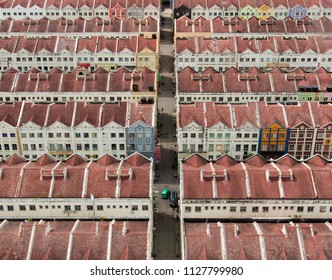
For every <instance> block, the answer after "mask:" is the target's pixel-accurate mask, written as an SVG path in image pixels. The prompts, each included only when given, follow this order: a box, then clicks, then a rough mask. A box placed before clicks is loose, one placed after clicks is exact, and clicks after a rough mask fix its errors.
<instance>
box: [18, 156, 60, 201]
mask: <svg viewBox="0 0 332 280" xmlns="http://www.w3.org/2000/svg"><path fill="white" fill-rule="evenodd" d="M56 164H57V163H56V161H52V162H47V161H45V162H44V163H43V165H40V161H39V162H38V163H37V162H31V163H29V164H28V165H27V166H26V167H25V169H24V174H23V177H22V183H21V187H20V190H19V193H18V194H17V197H20V198H35V197H39V198H47V197H48V196H49V192H50V188H51V179H52V176H50V174H51V171H52V169H53V168H54V167H55V166H56Z"/></svg>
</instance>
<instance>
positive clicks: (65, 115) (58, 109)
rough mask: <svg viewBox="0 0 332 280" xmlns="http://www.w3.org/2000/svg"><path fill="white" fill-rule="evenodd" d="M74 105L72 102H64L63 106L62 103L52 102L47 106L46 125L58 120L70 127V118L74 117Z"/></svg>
mask: <svg viewBox="0 0 332 280" xmlns="http://www.w3.org/2000/svg"><path fill="white" fill-rule="evenodd" d="M74 106H75V103H74V102H69V103H66V104H65V106H63V105H62V104H52V105H51V106H50V107H49V115H48V119H47V122H46V126H51V125H52V124H54V123H56V122H59V123H62V124H64V125H65V126H68V127H70V126H71V124H72V118H73V117H74V115H73V114H74Z"/></svg>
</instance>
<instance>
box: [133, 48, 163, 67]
mask: <svg viewBox="0 0 332 280" xmlns="http://www.w3.org/2000/svg"><path fill="white" fill-rule="evenodd" d="M158 60H159V58H158V53H155V52H152V51H151V50H148V49H144V50H143V51H141V52H139V53H137V54H136V67H137V69H139V68H142V67H148V68H149V69H150V70H152V71H157V70H158Z"/></svg>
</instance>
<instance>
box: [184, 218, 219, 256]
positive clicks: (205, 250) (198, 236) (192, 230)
mask: <svg viewBox="0 0 332 280" xmlns="http://www.w3.org/2000/svg"><path fill="white" fill-rule="evenodd" d="M208 227H209V230H210V235H208V234H207V233H206V230H207V228H208ZM184 231H185V234H186V236H185V239H186V245H187V251H186V252H185V255H186V258H187V259H188V260H198V259H207V260H220V259H222V255H221V247H220V246H216V244H221V240H220V230H219V227H218V226H217V225H216V224H214V225H213V224H207V223H189V222H187V223H185V229H184Z"/></svg>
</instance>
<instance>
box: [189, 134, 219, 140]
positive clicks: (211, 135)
mask: <svg viewBox="0 0 332 280" xmlns="http://www.w3.org/2000/svg"><path fill="white" fill-rule="evenodd" d="M184 134H186V135H187V133H184ZM209 138H210V139H214V133H209Z"/></svg>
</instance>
